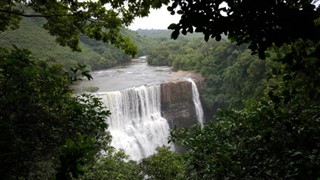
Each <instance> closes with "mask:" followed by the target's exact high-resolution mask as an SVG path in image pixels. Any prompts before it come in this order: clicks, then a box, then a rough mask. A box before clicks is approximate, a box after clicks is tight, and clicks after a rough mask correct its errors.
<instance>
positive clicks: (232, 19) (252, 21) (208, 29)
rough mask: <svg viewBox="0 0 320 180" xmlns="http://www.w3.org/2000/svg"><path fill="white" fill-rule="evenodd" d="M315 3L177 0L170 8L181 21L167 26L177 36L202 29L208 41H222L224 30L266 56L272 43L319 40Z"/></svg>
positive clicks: (302, 1)
mask: <svg viewBox="0 0 320 180" xmlns="http://www.w3.org/2000/svg"><path fill="white" fill-rule="evenodd" d="M315 2H317V0H316V1H313V0H301V1H298V0H289V1H288V0H263V1H261V2H259V3H255V1H253V0H244V1H238V0H225V1H223V0H215V1H195V2H192V1H189V0H188V1H181V0H174V1H173V2H172V4H171V6H169V7H168V10H169V11H171V12H172V13H175V12H177V13H178V14H181V20H180V22H179V23H177V24H171V25H170V26H169V27H168V28H169V29H172V30H174V31H173V33H172V38H174V39H176V38H177V37H178V36H179V34H180V32H181V33H182V34H187V33H188V32H189V33H193V32H202V33H203V34H204V39H205V40H206V41H207V40H208V39H209V37H212V38H215V39H216V40H217V41H220V40H221V36H222V34H223V33H224V34H226V35H228V36H229V37H230V38H231V39H233V40H234V41H236V42H237V43H238V44H243V43H249V44H250V45H249V48H250V49H251V50H252V51H253V52H258V53H259V56H260V57H261V58H265V51H266V50H267V48H269V47H271V46H273V45H276V46H278V47H280V46H282V45H284V44H291V43H294V42H295V40H297V39H299V38H301V39H309V40H312V41H313V42H317V41H319V26H318V25H319V23H318V21H319V13H320V11H319V8H317V7H316V6H315V5H314V3H315ZM224 3H225V5H223V4H224ZM178 7H179V8H178ZM176 9H178V10H176ZM301 27H303V29H301Z"/></svg>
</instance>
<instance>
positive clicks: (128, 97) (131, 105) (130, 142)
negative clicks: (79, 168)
mask: <svg viewBox="0 0 320 180" xmlns="http://www.w3.org/2000/svg"><path fill="white" fill-rule="evenodd" d="M98 95H99V97H101V98H102V101H103V102H104V104H105V105H106V108H108V109H109V110H110V111H111V113H112V114H111V116H110V117H108V120H107V121H108V124H109V131H110V133H111V135H112V142H111V145H112V146H114V147H116V148H121V149H123V150H124V151H125V152H126V154H128V155H129V156H130V157H131V159H133V160H140V159H142V158H144V157H147V156H150V155H152V154H153V153H154V152H155V150H156V148H157V147H159V146H163V145H166V146H169V144H168V136H169V131H170V130H169V124H168V122H167V120H166V119H164V118H163V117H161V110H160V104H161V102H160V101H161V99H160V85H153V86H141V87H136V88H130V89H126V90H122V91H113V92H106V93H99V94H98Z"/></svg>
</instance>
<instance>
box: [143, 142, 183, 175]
mask: <svg viewBox="0 0 320 180" xmlns="http://www.w3.org/2000/svg"><path fill="white" fill-rule="evenodd" d="M140 166H141V169H142V172H143V174H145V175H146V178H147V179H158V180H160V179H168V180H171V179H185V177H184V173H185V167H184V160H183V157H182V155H181V154H178V153H176V152H172V151H171V150H170V149H169V148H167V147H160V148H158V149H157V152H156V154H154V155H152V156H150V157H147V158H145V159H143V160H142V161H141V163H140Z"/></svg>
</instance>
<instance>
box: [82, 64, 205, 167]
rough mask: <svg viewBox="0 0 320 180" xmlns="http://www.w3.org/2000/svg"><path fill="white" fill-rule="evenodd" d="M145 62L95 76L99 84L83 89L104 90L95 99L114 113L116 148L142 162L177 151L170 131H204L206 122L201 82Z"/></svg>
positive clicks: (111, 126) (111, 119)
mask: <svg viewBox="0 0 320 180" xmlns="http://www.w3.org/2000/svg"><path fill="white" fill-rule="evenodd" d="M144 60H145V59H144V58H140V59H136V60H134V62H133V63H132V64H130V65H128V66H124V67H118V68H116V69H111V70H106V71H98V72H95V73H94V74H93V75H94V80H93V81H87V82H83V83H81V84H80V85H79V87H82V88H85V87H86V86H97V87H99V91H98V92H96V93H95V94H96V95H97V96H98V97H100V98H101V99H102V102H103V103H104V104H105V106H106V108H107V109H108V110H110V111H111V116H110V117H108V118H107V123H108V124H109V128H108V129H109V131H110V133H111V135H112V142H111V145H112V146H114V147H116V148H119V149H123V150H124V151H125V152H126V154H128V155H129V156H130V158H131V159H132V160H136V161H138V160H140V159H142V158H145V157H148V156H150V155H152V154H153V153H154V152H155V150H156V148H157V147H159V146H169V147H170V148H171V150H174V149H175V146H174V145H173V144H168V137H169V133H170V127H174V126H177V127H191V126H192V125H194V124H197V123H199V124H200V125H203V121H204V120H203V117H204V115H203V111H202V107H201V102H200V99H199V92H198V88H197V86H198V87H200V89H201V86H202V78H201V76H200V75H198V74H195V73H191V72H172V71H171V70H170V68H168V67H154V66H148V65H147V63H146V62H145V61H144ZM133 85H134V86H133ZM130 86H131V87H130Z"/></svg>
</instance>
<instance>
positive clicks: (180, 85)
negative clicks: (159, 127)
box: [161, 72, 203, 127]
mask: <svg viewBox="0 0 320 180" xmlns="http://www.w3.org/2000/svg"><path fill="white" fill-rule="evenodd" d="M186 73H187V74H186ZM186 76H187V77H191V78H192V79H193V80H194V81H195V83H196V84H197V87H198V89H199V90H200V92H201V89H202V83H203V78H202V77H201V76H200V75H198V74H194V73H190V72H183V74H181V77H186ZM161 114H162V117H164V118H165V119H167V120H168V122H169V124H170V126H171V127H173V126H177V127H191V126H192V125H194V124H196V123H197V118H196V111H195V106H194V103H193V99H192V85H191V83H190V82H188V81H186V80H184V79H183V78H180V77H177V78H176V79H174V80H172V81H170V82H167V83H163V84H161Z"/></svg>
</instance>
